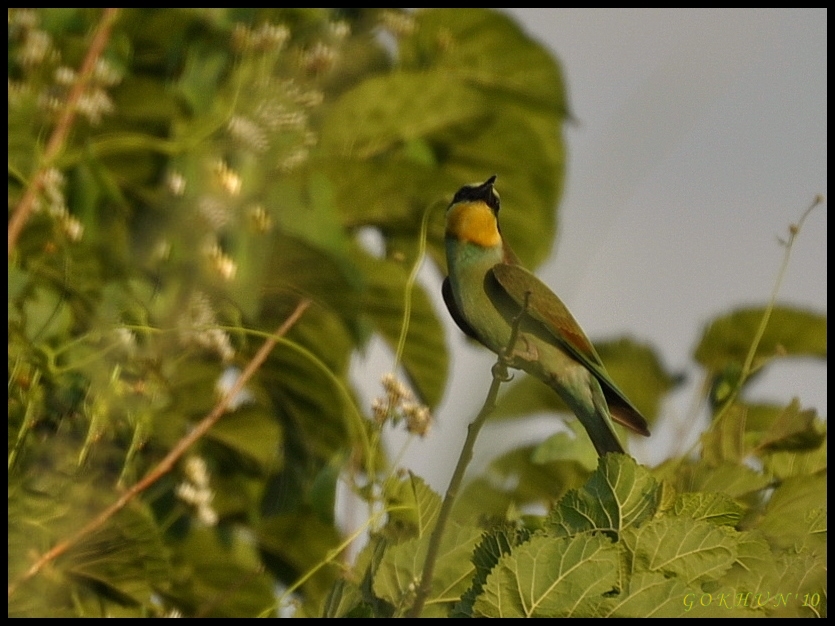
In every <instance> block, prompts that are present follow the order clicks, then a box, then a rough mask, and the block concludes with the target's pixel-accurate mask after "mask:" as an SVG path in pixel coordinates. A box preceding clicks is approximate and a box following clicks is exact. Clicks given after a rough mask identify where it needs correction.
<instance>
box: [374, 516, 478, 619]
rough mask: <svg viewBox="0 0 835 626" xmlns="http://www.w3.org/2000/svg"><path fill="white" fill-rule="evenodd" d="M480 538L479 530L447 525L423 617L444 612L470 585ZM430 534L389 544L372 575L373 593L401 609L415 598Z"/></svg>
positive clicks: (400, 610) (435, 615)
mask: <svg viewBox="0 0 835 626" xmlns="http://www.w3.org/2000/svg"><path fill="white" fill-rule="evenodd" d="M480 537H481V530H480V529H478V528H473V527H470V526H459V525H457V524H454V523H453V524H450V525H448V526H447V529H446V531H445V532H444V537H443V539H442V540H441V548H440V551H439V554H438V560H437V561H436V562H435V573H434V576H433V578H432V589H431V591H430V593H429V596H428V598H427V600H426V605H425V608H424V611H423V613H422V616H423V617H438V616H441V615H445V614H446V613H447V611H448V610H449V605H451V603H452V602H455V601H456V600H458V598H460V597H461V594H462V593H464V591H465V590H466V589H467V587H469V585H470V580H471V578H472V575H473V572H474V570H475V568H474V566H473V564H472V563H471V557H472V551H473V548H474V547H475V545H476V543H477V542H478V540H479V538H480ZM428 544H429V536H428V535H424V536H423V537H420V538H414V539H409V540H407V541H404V542H402V543H399V544H397V545H396V546H391V547H390V548H389V549H388V550H386V553H385V555H384V557H383V560H382V562H381V563H380V567H379V569H378V570H377V573H376V575H375V576H374V593H375V595H377V596H378V597H380V598H382V599H383V600H385V601H387V602H389V603H391V604H392V605H394V606H395V607H396V611H399V612H403V611H405V610H406V609H408V608H409V607H410V606H411V603H412V601H413V599H414V591H415V582H416V581H418V580H420V576H421V574H422V572H423V563H424V561H425V560H426V551H427V548H428Z"/></svg>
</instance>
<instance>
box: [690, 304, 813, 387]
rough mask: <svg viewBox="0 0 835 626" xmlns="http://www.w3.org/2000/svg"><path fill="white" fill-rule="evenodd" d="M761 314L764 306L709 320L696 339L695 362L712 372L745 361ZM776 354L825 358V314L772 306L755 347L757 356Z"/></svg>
mask: <svg viewBox="0 0 835 626" xmlns="http://www.w3.org/2000/svg"><path fill="white" fill-rule="evenodd" d="M764 313H765V309H763V308H745V309H738V310H736V311H734V312H733V313H730V314H728V315H725V316H723V317H719V318H717V319H715V320H714V321H712V322H711V323H710V324H709V325H708V326H707V328H706V329H705V331H704V333H703V334H702V337H701V339H700V340H699V342H698V345H697V347H696V351H695V355H694V356H695V359H696V361H698V362H699V363H700V364H701V365H702V366H703V367H705V368H706V369H708V370H710V371H711V372H719V371H721V370H722V369H724V368H725V367H727V366H728V365H732V364H741V363H744V362H745V357H746V355H747V354H748V351H749V349H750V347H751V344H752V343H753V341H754V336H755V334H756V332H757V329H758V328H759V325H760V323H761V322H762V319H763V315H764ZM779 356H811V357H818V358H825V357H826V315H822V314H820V313H815V312H813V311H805V310H802V309H797V308H793V307H788V306H779V307H775V309H774V310H773V311H772V313H771V317H770V318H769V320H768V325H767V326H766V329H765V333H764V334H763V336H762V339H761V340H760V342H759V344H758V346H757V352H756V358H757V359H765V358H773V357H779ZM755 362H756V361H755Z"/></svg>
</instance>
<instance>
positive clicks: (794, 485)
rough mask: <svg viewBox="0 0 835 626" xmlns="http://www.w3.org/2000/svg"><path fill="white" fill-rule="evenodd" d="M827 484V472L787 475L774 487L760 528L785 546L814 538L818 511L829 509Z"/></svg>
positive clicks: (770, 539)
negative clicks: (789, 476)
mask: <svg viewBox="0 0 835 626" xmlns="http://www.w3.org/2000/svg"><path fill="white" fill-rule="evenodd" d="M826 485H827V477H826V473H825V472H822V473H818V474H814V475H811V476H796V477H792V478H788V479H786V480H785V481H783V483H782V484H781V485H780V486H779V487H777V489H775V490H774V493H773V494H772V496H771V499H770V500H769V502H768V505H767V506H766V510H765V514H764V515H763V517H762V519H761V520H759V523H758V524H757V528H758V529H759V530H761V531H762V532H763V533H764V534H765V535H766V536H767V537H768V539H769V541H770V542H771V543H772V544H774V545H777V546H780V547H783V548H788V547H791V546H795V545H802V544H804V543H806V542H809V541H813V538H814V536H815V534H816V532H817V531H816V530H815V529H816V528H818V526H819V523H818V522H817V521H816V520H818V516H819V512H820V511H822V510H826V501H827V488H826Z"/></svg>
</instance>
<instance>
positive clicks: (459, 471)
mask: <svg viewBox="0 0 835 626" xmlns="http://www.w3.org/2000/svg"><path fill="white" fill-rule="evenodd" d="M529 298H530V292H528V293H526V294H525V301H524V303H523V305H522V308H521V309H520V310H519V313H518V314H517V315H516V317H514V318H513V327H512V329H511V331H510V340H509V341H508V342H507V346H506V347H505V350H504V352H503V353H502V354H500V355H499V358H498V360H497V361H496V364H495V365H493V382H492V383H491V384H490V390H489V391H488V392H487V398H486V399H485V400H484V404H483V405H482V406H481V410H480V411H479V412H478V415H476V418H475V419H474V420H473V421H472V423H471V424H470V425H469V426H468V427H467V438H466V440H465V441H464V446H463V447H462V448H461V454H460V455H459V457H458V464H457V465H456V466H455V471H454V472H453V473H452V478H451V479H450V481H449V487H447V490H446V495H445V496H444V501H443V504H442V505H441V510H440V512H439V513H438V520H437V522H435V528H434V529H433V530H432V535H430V537H429V546H428V548H427V550H426V560H425V561H424V562H423V573H422V574H421V577H420V585H419V586H418V588H417V592H416V594H415V602H414V604H412V608H411V610H410V611H409V614H408V616H407V617H420V614H421V612H422V611H423V605H424V604H425V603H426V599H427V598H428V597H429V592H430V591H431V590H432V576H433V575H434V572H435V562H436V561H437V559H438V552H439V551H440V548H441V539H442V538H443V535H444V530H445V529H446V525H447V522H448V521H449V516H450V514H451V513H452V507H453V505H454V504H455V499H456V498H457V497H458V491H459V489H460V488H461V483H462V482H463V481H464V474H465V472H466V471H467V467H468V466H469V464H470V461H472V459H473V450H474V448H475V442H476V439H477V438H478V433H479V432H480V431H481V427H482V426H484V422H485V421H486V420H487V416H488V415H490V413H492V411H493V409H495V408H496V398H497V396H498V394H499V387H500V386H501V384H502V383H506V382H508V381H509V380H510V379H511V378H512V377H511V376H509V375H508V373H507V369H508V367H509V366H510V364H511V362H512V360H513V348H514V346H515V345H516V340H517V338H518V337H519V325H520V323H521V322H522V318H523V317H524V315H525V312H526V311H527V310H528V299H529Z"/></svg>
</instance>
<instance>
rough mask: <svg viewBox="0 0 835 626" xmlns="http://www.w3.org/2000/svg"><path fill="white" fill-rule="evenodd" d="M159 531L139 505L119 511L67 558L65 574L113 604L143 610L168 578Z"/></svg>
mask: <svg viewBox="0 0 835 626" xmlns="http://www.w3.org/2000/svg"><path fill="white" fill-rule="evenodd" d="M166 557H167V555H166V551H165V549H164V548H163V545H162V541H161V537H160V534H159V528H158V527H157V525H156V523H155V521H154V519H153V516H152V515H151V514H150V511H148V510H146V509H144V508H143V507H142V506H141V505H138V504H137V505H134V506H131V507H128V508H125V509H123V510H122V511H120V512H119V514H118V515H116V516H115V517H113V518H112V519H111V520H110V521H109V522H108V523H107V524H105V525H104V526H103V527H102V528H101V529H100V530H99V531H97V532H95V533H93V534H91V535H89V536H88V537H86V538H85V539H84V540H83V542H82V543H80V544H79V545H78V546H77V547H75V548H74V549H72V550H70V552H69V553H68V555H67V564H66V573H67V574H68V575H70V576H71V577H73V578H75V579H76V580H78V581H80V582H83V583H84V584H86V585H91V586H99V587H100V589H102V590H106V591H105V593H106V595H111V596H112V597H113V598H114V599H116V600H117V601H122V602H130V603H134V604H138V605H145V606H147V605H148V604H149V603H150V599H151V595H152V594H153V593H154V592H155V591H156V589H157V588H158V587H159V586H162V587H163V588H165V587H167V585H168V579H169V576H170V574H171V572H170V564H169V563H168V561H167V558H166Z"/></svg>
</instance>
